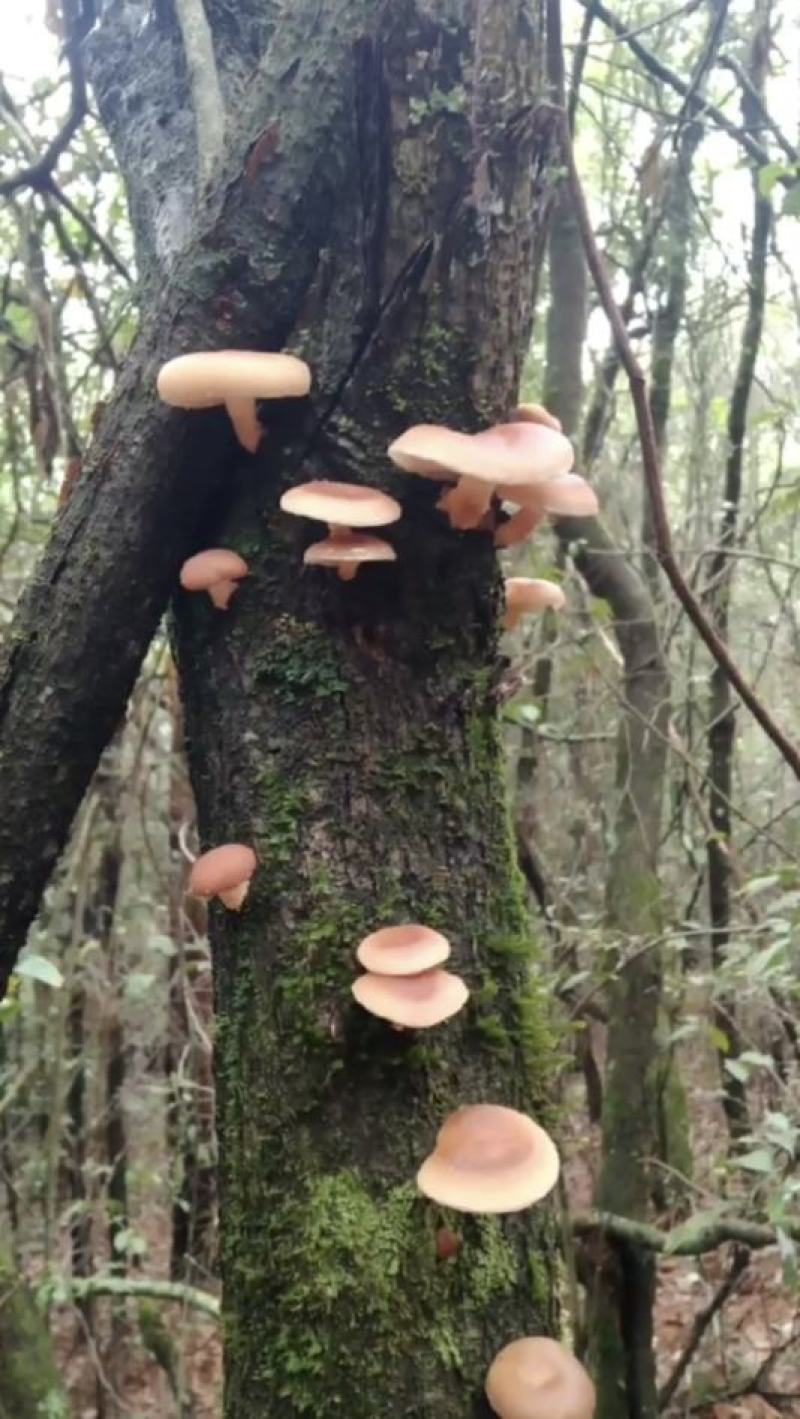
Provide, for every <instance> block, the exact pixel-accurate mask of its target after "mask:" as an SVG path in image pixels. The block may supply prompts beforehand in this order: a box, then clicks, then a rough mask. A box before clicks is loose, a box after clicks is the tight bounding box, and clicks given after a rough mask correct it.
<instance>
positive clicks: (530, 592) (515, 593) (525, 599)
mask: <svg viewBox="0 0 800 1419" xmlns="http://www.w3.org/2000/svg"><path fill="white" fill-rule="evenodd" d="M505 592H506V614H505V616H504V617H503V626H504V628H505V630H507V631H513V629H514V627H515V626H516V625H517V623H518V621H519V619H520V617H521V616H523V615H524V613H525V612H526V611H560V610H561V608H562V607H563V606H565V605H566V603H567V598H566V596H565V595H564V593H563V591H562V590H561V587H560V586H557V585H556V583H555V582H554V581H544V580H543V579H542V578H541V577H531V576H509V577H506V583H505Z"/></svg>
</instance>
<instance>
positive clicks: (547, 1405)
mask: <svg viewBox="0 0 800 1419" xmlns="http://www.w3.org/2000/svg"><path fill="white" fill-rule="evenodd" d="M486 1398H487V1399H488V1401H489V1403H490V1404H491V1406H492V1409H493V1410H494V1411H495V1414H498V1415H499V1416H500V1419H594V1412H595V1404H596V1395H595V1389H594V1385H593V1384H592V1381H591V1379H590V1378H589V1376H588V1374H587V1373H586V1371H585V1369H584V1368H583V1365H582V1364H581V1363H580V1361H579V1360H576V1359H575V1356H574V1355H573V1354H572V1353H571V1351H569V1350H567V1349H566V1348H565V1346H563V1345H559V1343H558V1341H557V1340H550V1339H549V1338H548V1337H547V1336H544V1335H537V1336H525V1337H523V1338H522V1339H520V1340H512V1341H511V1344H510V1345H506V1346H504V1348H503V1349H502V1350H501V1351H500V1352H499V1354H497V1355H496V1356H495V1358H494V1360H493V1361H492V1363H491V1365H490V1367H489V1373H488V1374H487V1376H486Z"/></svg>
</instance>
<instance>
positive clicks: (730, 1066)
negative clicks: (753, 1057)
mask: <svg viewBox="0 0 800 1419" xmlns="http://www.w3.org/2000/svg"><path fill="white" fill-rule="evenodd" d="M725 1068H726V1070H727V1072H728V1074H732V1075H733V1077H734V1079H738V1080H739V1082H740V1084H746V1083H747V1081H748V1079H749V1078H750V1070H749V1069H748V1068H747V1065H746V1064H742V1062H741V1060H739V1059H726V1060H725Z"/></svg>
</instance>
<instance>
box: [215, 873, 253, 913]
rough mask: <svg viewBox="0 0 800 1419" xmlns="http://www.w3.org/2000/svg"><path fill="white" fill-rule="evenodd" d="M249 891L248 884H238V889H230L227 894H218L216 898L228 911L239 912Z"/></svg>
mask: <svg viewBox="0 0 800 1419" xmlns="http://www.w3.org/2000/svg"><path fill="white" fill-rule="evenodd" d="M249 891H250V882H249V881H247V882H240V883H239V886H238V887H231V890H230V891H229V892H219V893H218V896H219V899H220V901H221V902H222V904H223V906H225V907H227V908H228V911H231V912H240V911H241V910H242V907H243V906H244V903H245V899H246V897H247V893H248V892H249Z"/></svg>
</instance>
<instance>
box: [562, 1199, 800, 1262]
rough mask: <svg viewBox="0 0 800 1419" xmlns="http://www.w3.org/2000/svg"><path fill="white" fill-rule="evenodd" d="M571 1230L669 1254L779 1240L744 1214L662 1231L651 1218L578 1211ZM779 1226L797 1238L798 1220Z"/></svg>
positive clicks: (799, 1238) (756, 1247) (753, 1246)
mask: <svg viewBox="0 0 800 1419" xmlns="http://www.w3.org/2000/svg"><path fill="white" fill-rule="evenodd" d="M572 1230H573V1232H575V1233H576V1235H577V1236H579V1237H580V1236H587V1235H588V1234H589V1233H590V1232H605V1234H606V1235H607V1236H609V1237H613V1238H614V1239H615V1240H616V1241H618V1242H629V1243H632V1244H633V1245H634V1246H638V1247H644V1248H645V1250H646V1251H655V1252H667V1253H668V1254H669V1255H670V1256H702V1255H703V1254H704V1252H708V1251H715V1250H716V1248H717V1247H721V1246H723V1245H724V1243H725V1242H738V1243H739V1244H740V1245H741V1246H745V1247H749V1248H750V1249H751V1251H761V1250H763V1248H764V1247H773V1246H775V1245H776V1243H777V1240H778V1238H777V1236H776V1234H775V1229H774V1227H767V1226H765V1225H764V1224H763V1223H761V1222H748V1221H747V1219H746V1218H744V1217H723V1216H720V1217H715V1216H710V1217H690V1218H689V1219H688V1221H686V1222H681V1224H680V1226H679V1227H676V1228H674V1229H673V1230H672V1231H663V1230H662V1229H661V1228H660V1227H656V1226H654V1225H653V1224H652V1223H651V1222H635V1221H634V1220H633V1218H632V1217H618V1216H617V1215H616V1214H615V1213H613V1212H602V1211H599V1210H595V1211H592V1212H579V1213H577V1214H576V1216H574V1217H573V1218H572ZM781 1230H782V1231H784V1232H786V1233H787V1235H788V1236H790V1237H792V1238H793V1239H794V1240H795V1241H800V1221H798V1222H788V1223H784V1224H783V1226H782V1228H781Z"/></svg>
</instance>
